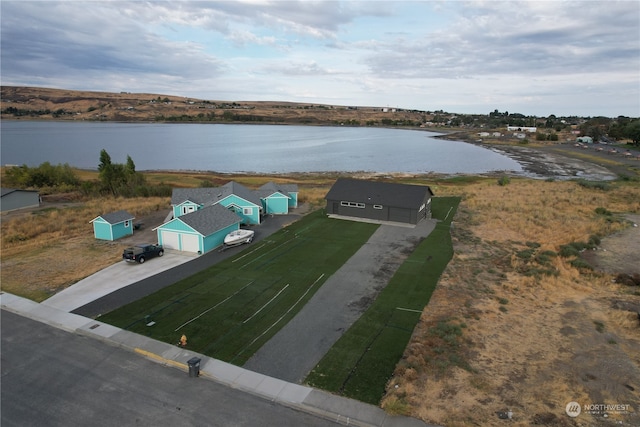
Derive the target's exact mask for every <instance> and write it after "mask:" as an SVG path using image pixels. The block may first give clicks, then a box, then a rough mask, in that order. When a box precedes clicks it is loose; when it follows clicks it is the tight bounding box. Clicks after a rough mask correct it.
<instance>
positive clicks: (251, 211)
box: [242, 208, 253, 215]
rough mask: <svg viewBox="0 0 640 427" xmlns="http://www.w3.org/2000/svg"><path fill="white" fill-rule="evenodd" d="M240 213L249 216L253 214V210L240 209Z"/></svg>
mask: <svg viewBox="0 0 640 427" xmlns="http://www.w3.org/2000/svg"><path fill="white" fill-rule="evenodd" d="M242 213H243V214H244V215H251V214H253V209H251V208H242Z"/></svg>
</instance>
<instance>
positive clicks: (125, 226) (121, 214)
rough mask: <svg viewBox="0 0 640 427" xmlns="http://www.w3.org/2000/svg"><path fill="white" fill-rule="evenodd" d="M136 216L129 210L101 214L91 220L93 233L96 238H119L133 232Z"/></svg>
mask: <svg viewBox="0 0 640 427" xmlns="http://www.w3.org/2000/svg"><path fill="white" fill-rule="evenodd" d="M134 218H135V217H134V216H133V215H131V214H130V213H129V212H127V211H117V212H111V213H107V214H104V215H100V216H98V217H96V218H94V219H92V220H91V221H89V222H90V223H93V235H94V237H95V238H96V239H100V240H117V239H120V238H121V237H125V236H131V235H132V234H133V219H134Z"/></svg>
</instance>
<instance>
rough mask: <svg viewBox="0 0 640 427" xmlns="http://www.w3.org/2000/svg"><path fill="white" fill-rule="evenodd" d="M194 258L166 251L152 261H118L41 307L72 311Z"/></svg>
mask: <svg viewBox="0 0 640 427" xmlns="http://www.w3.org/2000/svg"><path fill="white" fill-rule="evenodd" d="M194 258H195V255H189V254H187V253H185V252H176V251H166V252H165V254H164V256H162V257H156V258H151V259H149V260H148V261H147V262H145V263H144V264H138V263H128V262H125V261H120V262H119V263H117V264H114V265H112V266H109V267H107V268H105V269H103V270H100V271H98V272H97V273H95V274H93V275H91V276H89V277H87V278H85V279H82V280H81V281H79V282H78V283H75V284H74V285H73V286H70V287H68V288H67V289H65V290H63V291H61V292H58V293H57V294H55V295H54V296H52V297H51V298H49V299H47V300H45V301H43V302H42V304H43V305H47V306H49V307H53V308H57V309H59V310H63V311H66V312H71V311H73V310H75V309H76V308H79V307H82V306H83V305H86V304H88V303H90V302H92V301H95V300H96V299H98V298H101V297H103V296H105V295H108V294H110V293H112V292H114V291H117V290H118V289H121V288H124V287H126V286H129V285H131V284H133V283H136V282H139V281H141V280H143V279H146V278H147V277H150V276H153V275H156V274H158V273H161V272H163V271H166V270H169V269H171V268H173V267H176V266H178V265H180V264H184V263H185V262H187V261H191V260H193V259H194Z"/></svg>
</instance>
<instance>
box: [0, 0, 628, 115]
mask: <svg viewBox="0 0 640 427" xmlns="http://www.w3.org/2000/svg"><path fill="white" fill-rule="evenodd" d="M0 7H1V14H0V18H1V25H0V31H1V34H0V35H1V43H2V44H1V60H2V62H1V70H0V71H1V78H2V84H5V85H37V86H49V87H60V88H68V89H90V90H103V91H110V90H113V91H120V90H127V91H140V92H156V93H158V92H160V93H167V94H176V95H185V96H192V97H200V98H207V99H227V100H288V101H305V102H327V103H341V104H344V105H393V106H398V107H406V108H418V109H424V110H429V109H431V110H434V109H445V110H449V111H454V112H461V113H486V112H488V111H493V110H494V109H496V108H498V109H500V110H508V111H518V112H522V113H525V114H537V115H548V114H556V115H608V116H617V115H629V116H640V33H639V31H640V30H639V28H640V3H638V2H636V1H617V2H616V1H614V2H609V1H607V2H605V1H602V2H596V1H581V2H580V1H579V2H569V1H533V2H497V1H480V2H436V1H427V2H421V1H404V2H403V1H399V2H398V1H393V2H385V1H375V2H370V1H367V2H365V1H363V2H356V1H249V0H245V1H181V2H175V1H167V2H159V1H157V2H156V1H150V2H138V1H108V2H94V1H91V2H83V1H60V2H58V1H46V2H34V1H14V0H3V1H2V3H0Z"/></svg>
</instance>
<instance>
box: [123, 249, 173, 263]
mask: <svg viewBox="0 0 640 427" xmlns="http://www.w3.org/2000/svg"><path fill="white" fill-rule="evenodd" d="M162 255H164V249H163V248H162V246H161V245H137V246H134V247H132V248H127V249H125V250H124V252H123V253H122V259H123V260H125V261H127V262H138V263H140V264H142V263H143V262H145V260H147V259H149V258H153V257H154V256H162Z"/></svg>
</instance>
